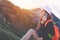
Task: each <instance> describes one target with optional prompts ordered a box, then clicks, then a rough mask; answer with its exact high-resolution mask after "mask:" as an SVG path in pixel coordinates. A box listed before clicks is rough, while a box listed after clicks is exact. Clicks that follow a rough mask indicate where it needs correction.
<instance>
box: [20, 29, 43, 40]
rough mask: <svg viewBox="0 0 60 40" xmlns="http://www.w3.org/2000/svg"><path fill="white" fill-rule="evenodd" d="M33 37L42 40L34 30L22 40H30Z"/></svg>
mask: <svg viewBox="0 0 60 40" xmlns="http://www.w3.org/2000/svg"><path fill="white" fill-rule="evenodd" d="M31 36H33V38H34V39H35V40H42V38H41V39H40V38H39V37H38V35H37V33H36V31H35V30H34V29H30V30H29V31H28V32H27V33H26V34H25V35H24V36H23V37H22V39H21V40H29V39H30V37H31Z"/></svg>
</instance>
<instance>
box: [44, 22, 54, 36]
mask: <svg viewBox="0 0 60 40" xmlns="http://www.w3.org/2000/svg"><path fill="white" fill-rule="evenodd" d="M45 32H46V33H47V34H48V33H50V34H51V35H54V26H53V23H52V22H49V23H48V24H47V25H46V28H45Z"/></svg>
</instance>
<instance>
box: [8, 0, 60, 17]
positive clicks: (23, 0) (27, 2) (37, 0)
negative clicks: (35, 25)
mask: <svg viewBox="0 0 60 40" xmlns="http://www.w3.org/2000/svg"><path fill="white" fill-rule="evenodd" d="M9 1H11V2H12V3H13V4H15V5H17V6H19V7H21V8H25V9H33V8H39V7H40V6H42V5H48V6H49V7H50V8H51V9H52V12H53V13H54V14H55V15H56V16H57V17H58V18H60V14H59V13H60V0H9Z"/></svg>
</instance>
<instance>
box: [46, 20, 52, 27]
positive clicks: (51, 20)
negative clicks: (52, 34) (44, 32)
mask: <svg viewBox="0 0 60 40" xmlns="http://www.w3.org/2000/svg"><path fill="white" fill-rule="evenodd" d="M49 22H52V20H51V19H50V20H48V21H46V23H45V27H46V25H47V24H48V23H49Z"/></svg>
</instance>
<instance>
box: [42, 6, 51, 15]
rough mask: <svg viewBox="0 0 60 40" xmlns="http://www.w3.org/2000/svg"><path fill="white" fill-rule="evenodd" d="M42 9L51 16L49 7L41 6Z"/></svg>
mask: <svg viewBox="0 0 60 40" xmlns="http://www.w3.org/2000/svg"><path fill="white" fill-rule="evenodd" d="M42 8H43V9H44V10H46V11H47V12H48V13H49V14H50V15H51V12H52V10H51V8H50V7H48V6H43V7H42Z"/></svg>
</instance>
